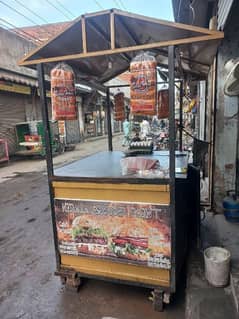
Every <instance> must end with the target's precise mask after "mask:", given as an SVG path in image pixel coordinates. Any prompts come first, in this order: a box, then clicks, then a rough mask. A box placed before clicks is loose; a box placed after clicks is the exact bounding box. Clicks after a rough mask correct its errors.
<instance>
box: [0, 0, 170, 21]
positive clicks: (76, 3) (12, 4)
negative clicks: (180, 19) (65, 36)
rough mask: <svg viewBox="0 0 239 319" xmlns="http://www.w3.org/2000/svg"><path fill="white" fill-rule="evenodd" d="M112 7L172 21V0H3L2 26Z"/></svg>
mask: <svg viewBox="0 0 239 319" xmlns="http://www.w3.org/2000/svg"><path fill="white" fill-rule="evenodd" d="M111 8H117V9H121V10H125V11H128V12H132V13H138V14H142V15H146V16H149V17H155V18H159V19H164V20H171V21H173V12H172V4H171V0H0V12H1V13H0V27H3V26H8V27H11V25H12V26H14V27H23V26H30V25H40V24H46V23H54V22H61V21H67V20H72V19H74V18H76V17H78V16H80V15H82V14H84V13H90V12H96V11H101V10H104V9H111ZM23 15H24V16H25V17H24V16H23ZM7 23H8V24H7ZM9 23H10V24H11V25H10V24H9Z"/></svg>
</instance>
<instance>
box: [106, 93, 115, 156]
mask: <svg viewBox="0 0 239 319" xmlns="http://www.w3.org/2000/svg"><path fill="white" fill-rule="evenodd" d="M106 99H107V101H106V102H107V131H108V150H109V151H113V144H112V126H111V106H110V89H109V88H107V91H106Z"/></svg>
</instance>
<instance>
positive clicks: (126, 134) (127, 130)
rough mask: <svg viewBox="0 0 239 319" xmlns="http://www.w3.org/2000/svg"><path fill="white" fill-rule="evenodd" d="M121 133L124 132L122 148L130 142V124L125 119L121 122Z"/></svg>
mask: <svg viewBox="0 0 239 319" xmlns="http://www.w3.org/2000/svg"><path fill="white" fill-rule="evenodd" d="M123 132H124V139H123V142H122V146H125V145H129V141H130V123H129V121H128V119H127V118H126V119H125V120H124V122H123Z"/></svg>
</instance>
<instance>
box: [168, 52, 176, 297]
mask: <svg viewBox="0 0 239 319" xmlns="http://www.w3.org/2000/svg"><path fill="white" fill-rule="evenodd" d="M174 57H175V48H174V46H169V47H168V73H169V184H170V215H171V216H170V217H171V252H172V253H171V254H172V256H171V276H170V278H171V285H170V286H171V290H172V291H175V288H176V259H175V255H176V225H175V224H176V220H175V114H174V112H175V89H174V81H175V75H174V67H175V61H174Z"/></svg>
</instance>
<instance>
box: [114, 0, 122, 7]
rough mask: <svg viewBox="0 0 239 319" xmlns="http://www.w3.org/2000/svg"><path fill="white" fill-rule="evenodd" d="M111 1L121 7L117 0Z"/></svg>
mask: <svg viewBox="0 0 239 319" xmlns="http://www.w3.org/2000/svg"><path fill="white" fill-rule="evenodd" d="M113 1H114V3H115V5H116V7H118V8H119V9H121V5H120V3H119V2H118V1H117V0H113Z"/></svg>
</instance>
